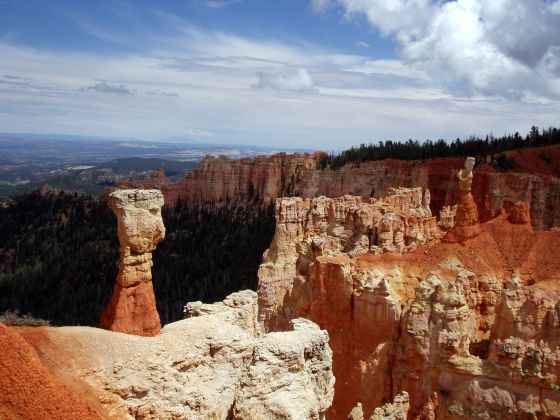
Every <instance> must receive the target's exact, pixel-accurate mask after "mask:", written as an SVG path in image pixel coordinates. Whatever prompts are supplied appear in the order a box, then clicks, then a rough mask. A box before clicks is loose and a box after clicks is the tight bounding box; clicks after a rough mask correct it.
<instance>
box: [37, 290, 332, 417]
mask: <svg viewBox="0 0 560 420" xmlns="http://www.w3.org/2000/svg"><path fill="white" fill-rule="evenodd" d="M185 316H186V317H187V318H186V319H184V320H182V321H178V322H175V323H172V324H168V325H166V326H165V327H164V328H163V329H162V330H161V333H160V334H159V335H158V336H156V337H153V338H147V337H137V336H131V335H125V334H115V333H111V332H108V331H103V330H99V329H94V328H84V327H73V328H69V327H62V328H49V329H46V335H47V339H48V341H49V342H50V343H51V345H50V346H49V347H46V348H45V347H43V348H42V352H43V354H44V357H46V358H49V359H51V360H56V361H57V363H59V365H60V366H59V367H60V370H62V371H64V372H65V373H66V374H67V375H68V373H71V374H73V375H76V374H77V375H79V376H80V377H82V378H83V379H84V380H85V381H87V382H88V383H89V384H90V385H91V386H93V387H94V389H96V390H99V395H100V398H101V399H102V401H103V403H104V404H105V406H106V408H107V409H112V411H113V412H119V411H118V410H120V413H121V414H120V416H117V417H116V418H137V419H177V418H181V419H183V418H185V419H294V420H295V419H321V418H324V413H325V412H326V411H327V409H328V408H329V406H330V405H331V403H332V398H333V385H334V377H333V374H332V370H331V366H332V352H331V350H330V348H329V344H328V342H329V337H328V334H327V333H326V332H325V331H322V330H320V329H319V328H318V327H317V325H315V324H314V323H312V322H311V321H308V320H305V319H294V320H292V321H291V323H290V325H289V328H288V331H286V332H274V333H268V334H265V333H264V332H263V331H262V329H261V327H260V326H259V324H258V322H257V295H256V293H255V292H253V291H243V292H238V293H234V294H232V295H230V296H228V297H227V298H226V299H225V300H224V301H223V302H220V303H216V304H202V303H200V302H195V303H191V304H189V305H187V307H186V308H185ZM84 349H87V351H84ZM123 412H124V415H123Z"/></svg>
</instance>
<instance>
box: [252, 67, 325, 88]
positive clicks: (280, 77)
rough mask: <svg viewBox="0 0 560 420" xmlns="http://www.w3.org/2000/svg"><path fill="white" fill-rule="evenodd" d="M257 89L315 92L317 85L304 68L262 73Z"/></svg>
mask: <svg viewBox="0 0 560 420" xmlns="http://www.w3.org/2000/svg"><path fill="white" fill-rule="evenodd" d="M257 77H258V82H257V85H256V87H257V89H273V90H280V91H288V92H313V91H314V90H315V83H314V82H313V79H312V78H311V75H310V74H309V72H308V71H307V70H305V69H303V68H285V69H281V70H271V71H266V72H265V71H260V72H258V73H257Z"/></svg>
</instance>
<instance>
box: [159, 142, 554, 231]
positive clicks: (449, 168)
mask: <svg viewBox="0 0 560 420" xmlns="http://www.w3.org/2000/svg"><path fill="white" fill-rule="evenodd" d="M319 156H320V155H319V154H314V155H311V154H295V155H287V154H285V153H280V154H276V155H273V156H270V157H258V158H256V159H240V160H230V159H227V158H225V157H220V158H214V157H206V158H205V159H204V160H203V161H202V162H201V163H200V165H199V166H198V167H197V168H196V169H194V170H193V171H191V172H190V173H188V174H187V175H186V176H185V178H184V179H183V180H181V181H180V182H177V183H165V182H161V181H160V182H159V183H158V184H157V185H161V189H162V191H163V193H164V196H165V200H166V203H172V202H174V201H175V200H176V199H177V198H179V197H181V198H184V199H187V200H188V201H190V202H193V203H212V204H220V203H224V202H225V201H228V200H238V201H240V202H257V203H265V204H267V203H269V202H273V201H274V200H275V199H276V198H278V197H283V196H299V197H303V198H314V197H319V196H323V195H324V196H326V197H341V196H343V195H348V194H350V195H356V196H361V197H362V198H364V199H368V198H370V197H377V198H379V197H384V196H386V195H387V194H388V192H389V190H390V189H391V188H396V187H407V188H413V187H422V188H425V189H429V190H430V191H431V193H432V211H433V212H434V213H435V214H438V213H439V212H440V210H441V209H442V208H443V207H444V206H452V205H454V204H456V203H457V202H458V199H459V197H458V194H459V189H458V185H457V181H456V174H457V171H458V170H460V169H461V168H462V167H463V162H464V159H460V158H442V159H431V160H427V161H399V160H394V159H387V160H383V161H375V162H362V163H360V164H359V165H357V164H349V165H346V166H344V167H342V168H341V169H339V170H320V169H317V161H318V157H319ZM507 156H508V159H511V160H512V161H514V162H515V163H516V165H517V169H516V170H514V171H510V172H497V171H496V169H494V168H493V167H492V166H491V165H489V164H488V163H482V164H481V165H479V166H477V171H476V172H477V173H476V174H475V175H474V188H473V191H472V195H473V198H474V202H475V203H476V205H477V207H478V213H479V217H480V221H481V222H486V221H488V220H490V219H492V218H493V217H496V216H497V215H499V214H500V213H501V212H502V209H503V208H505V209H506V211H507V212H510V210H511V206H513V205H514V204H515V203H516V202H518V201H523V202H526V203H528V204H529V208H530V217H531V222H532V224H533V226H534V227H535V228H537V229H550V228H552V227H553V226H559V225H560V212H558V209H559V208H560V179H558V176H559V175H560V172H559V169H558V168H559V167H560V163H559V162H560V146H551V147H546V148H538V149H525V150H523V151H522V153H518V152H517V151H512V152H508V153H507ZM542 156H545V157H546V160H547V161H550V162H551V163H550V164H549V163H546V162H545V161H544V160H543V158H542Z"/></svg>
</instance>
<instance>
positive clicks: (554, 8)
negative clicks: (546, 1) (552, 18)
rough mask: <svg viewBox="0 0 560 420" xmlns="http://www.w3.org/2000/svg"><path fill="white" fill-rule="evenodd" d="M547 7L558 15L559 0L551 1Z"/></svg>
mask: <svg viewBox="0 0 560 420" xmlns="http://www.w3.org/2000/svg"><path fill="white" fill-rule="evenodd" d="M549 8H550V11H551V12H552V13H555V14H557V15H560V0H556V1H555V2H553V3H551V4H550V6H549Z"/></svg>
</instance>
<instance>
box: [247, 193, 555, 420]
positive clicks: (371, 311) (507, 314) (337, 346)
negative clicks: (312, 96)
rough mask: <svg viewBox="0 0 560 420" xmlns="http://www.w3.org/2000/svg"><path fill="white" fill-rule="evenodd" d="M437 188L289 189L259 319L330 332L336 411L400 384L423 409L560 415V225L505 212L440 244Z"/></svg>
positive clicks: (262, 285) (390, 395)
mask: <svg viewBox="0 0 560 420" xmlns="http://www.w3.org/2000/svg"><path fill="white" fill-rule="evenodd" d="M427 198H428V195H427V191H424V193H422V190H420V189H405V190H398V191H392V194H391V195H390V196H389V197H387V198H385V199H381V200H367V201H365V200H363V199H361V198H358V197H342V198H339V199H326V198H324V197H319V198H316V199H301V198H284V199H279V200H278V201H277V203H276V217H277V225H276V234H275V237H274V240H273V243H272V244H271V247H270V249H269V250H268V251H267V253H266V254H265V259H264V262H263V264H262V265H261V268H260V270H259V291H258V293H259V316H260V320H261V322H262V323H263V324H264V325H265V327H266V328H267V329H268V330H282V329H284V328H286V327H287V325H288V321H289V320H290V319H292V318H296V317H305V318H309V319H311V320H313V321H314V322H316V323H317V324H319V326H320V327H321V328H323V329H326V330H327V331H328V332H329V335H330V338H331V342H330V343H331V347H332V349H333V372H334V374H335V377H336V384H335V397H334V403H333V407H332V409H331V411H330V413H329V414H330V416H331V418H347V416H348V414H349V413H350V411H351V410H352V409H353V408H356V407H359V406H358V403H361V408H360V409H361V410H363V413H364V414H365V416H366V418H367V417H369V416H370V415H371V414H372V413H373V412H374V411H375V409H376V408H377V407H382V406H383V404H385V403H388V402H390V401H393V400H395V398H396V397H397V396H398V395H400V394H401V393H402V392H406V393H407V394H408V396H409V406H410V408H409V413H408V415H409V417H412V418H415V417H417V416H418V417H419V418H436V417H437V418H465V417H467V418H505V417H515V418H525V417H532V418H542V419H544V418H550V417H557V416H560V393H558V392H557V391H555V390H553V389H551V388H550V384H558V383H559V382H560V363H559V358H560V347H559V342H558V337H559V336H560V322H559V321H558V320H559V319H560V305H559V304H558V301H559V299H560V259H558V258H557V256H556V255H554V253H551V252H547V250H549V249H558V247H559V246H560V232H557V231H551V232H535V231H533V230H532V229H531V227H530V226H529V225H528V224H519V223H516V224H513V223H510V222H509V221H508V220H507V219H506V217H504V216H500V217H498V218H496V219H494V220H492V221H490V222H487V223H483V224H482V225H481V226H480V230H481V232H480V234H479V235H478V236H476V237H473V238H470V239H466V240H465V243H464V244H460V243H447V242H445V243H444V242H439V241H438V238H439V237H440V236H441V235H442V234H443V233H442V232H440V231H439V230H438V228H437V227H436V225H435V220H434V218H433V217H432V216H431V213H430V210H429V207H428V206H427ZM355 411H356V410H354V412H355ZM378 411H379V410H378Z"/></svg>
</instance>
